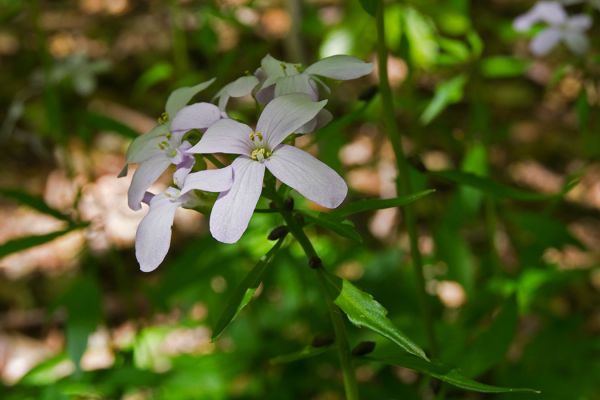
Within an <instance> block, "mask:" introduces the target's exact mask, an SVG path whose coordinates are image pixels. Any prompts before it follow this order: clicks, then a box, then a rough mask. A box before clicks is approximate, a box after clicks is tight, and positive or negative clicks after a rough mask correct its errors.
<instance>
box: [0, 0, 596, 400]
mask: <svg viewBox="0 0 600 400" xmlns="http://www.w3.org/2000/svg"><path fill="white" fill-rule="evenodd" d="M387 3H388V4H387V9H386V14H385V19H386V23H387V40H388V46H389V47H390V51H391V57H390V60H389V63H388V67H389V70H390V79H391V84H392V87H393V90H394V95H395V96H396V97H395V100H396V105H397V119H398V121H399V123H400V126H401V130H402V132H403V134H404V135H403V142H404V145H405V148H406V149H407V151H408V153H409V155H410V159H411V163H412V164H413V166H414V171H413V178H414V180H415V181H416V182H417V184H416V185H415V186H416V187H415V190H417V189H424V188H435V189H436V190H437V191H436V193H435V194H433V195H430V196H428V197H426V198H424V199H422V200H420V201H419V202H418V203H417V211H418V222H419V230H420V232H419V233H420V246H421V250H422V252H423V254H424V256H425V262H426V265H425V272H426V275H427V290H428V293H429V294H430V298H431V301H432V303H433V306H434V313H435V316H436V331H437V334H438V340H439V342H440V347H441V348H442V351H441V354H440V359H442V360H444V361H445V362H447V363H449V364H450V365H454V366H458V367H460V368H461V369H462V371H463V372H464V373H465V374H466V375H468V376H471V377H474V378H478V379H479V380H480V381H482V382H487V383H491V384H497V385H507V386H525V387H534V388H537V389H541V390H543V394H542V395H533V394H519V395H502V396H497V397H498V398H503V399H505V398H506V399H508V398H510V399H512V398H515V399H516V398H519V399H529V398H536V399H542V398H543V399H599V398H600V389H599V388H598V385H599V382H600V379H598V377H600V357H599V355H600V341H599V333H600V269H599V268H598V266H599V260H600V161H599V158H598V156H599V155H600V130H599V127H600V124H599V119H600V117H599V113H598V111H599V106H600V79H599V78H600V53H599V52H598V48H599V46H600V41H599V40H598V38H599V37H600V36H599V35H598V33H599V32H600V28H599V27H594V28H592V30H591V31H590V32H589V35H588V36H589V37H590V38H591V48H590V51H589V52H588V53H587V54H586V55H585V56H583V57H576V56H574V55H572V54H570V53H569V52H568V50H567V49H566V48H563V47H559V48H557V49H556V50H555V51H553V52H552V53H551V54H550V55H549V56H547V57H544V58H541V59H536V58H534V57H533V56H532V55H531V54H530V52H529V49H528V42H529V38H528V37H527V35H523V34H517V33H516V32H514V31H513V29H512V27H511V26H512V25H511V24H512V21H513V19H514V18H515V17H516V16H517V15H519V14H522V13H523V12H525V11H527V10H528V9H529V7H530V6H531V5H532V4H533V2H530V1H520V0H491V1H468V0H448V1H435V0H422V1H416V0H414V1H413V0H406V1H390V2H387ZM574 9H575V10H577V11H586V10H587V8H586V6H585V5H579V6H575V8H574ZM594 18H595V20H596V21H595V22H598V19H599V18H600V15H599V13H598V12H596V13H595V14H594ZM375 41H376V34H375V25H374V20H373V18H372V17H371V16H370V15H368V14H367V13H366V12H365V11H364V10H363V9H362V8H361V6H360V3H359V1H358V0H356V1H354V0H352V1H351V0H345V1H344V0H306V1H300V0H280V1H277V0H256V1H252V0H223V1H208V0H206V1H193V0H169V1H155V0H147V1H136V0H68V1H67V0H52V1H50V0H46V1H43V0H32V1H18V0H0V82H1V85H0V160H1V163H2V164H1V167H0V171H1V172H0V221H1V222H0V243H2V244H0V257H1V258H0V382H1V384H0V397H1V398H2V399H69V398H76V399H88V398H89V399H127V400H134V399H136V400H137V399H249V398H261V399H265V398H269V399H323V400H324V399H341V398H343V390H342V384H341V375H340V371H339V369H338V365H337V358H336V354H335V351H329V352H325V353H324V354H322V355H319V356H318V357H313V358H307V359H302V360H299V361H295V362H287V361H288V360H286V359H278V360H277V359H276V360H275V361H276V362H274V361H273V360H274V358H275V357H278V356H281V355H286V354H293V353H294V352H297V351H300V350H301V349H303V348H305V346H310V343H311V342H312V340H313V338H314V337H315V336H319V335H321V336H322V335H325V336H327V335H331V330H332V329H331V327H330V325H329V321H328V315H327V310H326V309H325V307H324V303H323V299H322V298H321V297H320V295H319V292H318V290H317V288H316V281H315V280H314V276H312V274H311V273H310V271H309V269H308V268H306V267H305V264H306V262H305V260H304V259H303V255H302V252H301V250H300V248H299V247H298V246H297V245H295V244H291V245H290V246H287V247H286V249H285V250H284V251H282V252H281V253H280V254H279V255H278V256H277V258H276V260H275V262H274V264H273V265H272V267H271V268H270V270H269V271H268V273H267V277H266V279H265V280H264V282H263V283H262V284H261V286H260V287H259V290H258V292H257V295H256V298H255V299H254V301H253V302H252V303H251V304H250V305H249V306H248V307H247V309H246V310H244V311H243V312H242V314H241V315H240V316H239V317H238V318H237V319H236V320H235V321H234V322H233V323H232V324H231V325H230V326H229V327H228V329H227V330H226V331H225V333H224V334H223V335H222V336H221V337H220V338H219V340H217V341H211V339H210V338H211V332H212V327H214V326H215V323H216V321H217V320H218V318H219V316H220V313H221V311H222V310H223V308H224V306H225V304H226V301H227V298H228V295H229V294H230V293H231V292H232V289H233V288H235V286H236V285H237V284H238V283H239V282H240V281H241V280H242V279H243V278H244V276H245V274H246V273H247V272H248V271H249V270H250V268H251V267H252V266H253V265H254V264H255V263H256V261H257V260H258V259H259V258H260V257H261V256H263V255H264V254H265V253H266V252H267V251H268V249H269V248H270V246H271V245H272V243H270V242H269V241H267V239H266V236H267V234H268V233H269V231H270V230H271V229H272V228H273V227H275V226H277V225H278V224H280V223H281V221H280V220H278V219H277V217H276V216H273V215H269V214H260V215H258V214H257V215H255V216H254V218H253V220H252V223H251V226H250V228H249V230H248V231H247V232H246V234H245V235H244V237H243V238H242V240H241V241H240V242H239V243H238V244H236V245H224V244H220V243H218V242H216V241H215V240H213V239H212V238H211V237H210V235H209V234H208V232H207V223H206V219H205V218H204V217H203V216H202V215H200V214H198V213H195V212H192V211H186V210H179V212H178V214H177V216H176V221H175V226H174V237H173V243H172V246H171V251H170V253H169V255H168V257H167V259H166V261H165V263H164V264H163V265H162V266H161V267H160V268H159V269H158V270H157V271H155V272H153V273H151V274H144V273H141V272H140V271H139V269H138V266H137V263H136V260H135V256H134V251H133V243H134V239H135V230H136V227H137V224H138V223H139V221H140V220H141V218H142V217H143V215H144V213H145V211H140V212H133V211H131V210H129V209H128V207H127V201H126V192H127V188H128V185H129V182H130V179H131V173H130V175H129V176H128V177H126V178H117V174H118V173H119V171H120V170H121V168H122V167H123V165H124V163H125V159H124V154H125V151H126V149H127V146H128V144H129V143H130V141H131V139H132V138H134V137H136V136H137V135H139V134H141V133H144V132H147V131H148V130H149V129H150V128H152V127H153V125H154V124H155V122H156V119H157V118H158V116H160V114H161V112H162V111H163V109H164V104H165V101H166V98H167V96H168V94H169V93H170V91H171V90H173V89H175V88H177V87H179V86H186V85H191V84H195V83H198V82H201V81H204V80H207V79H210V78H211V77H216V78H217V80H216V83H215V84H214V85H213V86H212V87H210V88H209V89H208V90H207V91H206V92H203V93H201V94H200V95H199V96H198V97H197V98H198V99H199V100H203V101H208V100H210V98H211V96H212V95H214V94H215V93H216V92H217V91H218V88H219V87H220V86H222V85H224V84H226V83H228V82H230V81H232V80H234V79H236V78H237V77H239V76H241V75H243V74H244V73H245V72H246V71H250V72H253V71H254V70H255V69H256V68H257V67H258V66H259V65H260V60H261V58H262V57H263V56H264V55H265V54H267V53H270V54H271V55H273V56H274V57H276V58H279V59H285V60H288V61H294V62H303V63H305V65H309V64H310V63H312V62H314V61H316V60H317V59H319V58H322V57H326V56H329V55H333V54H350V55H354V56H357V57H359V58H361V59H364V60H368V61H372V62H375ZM377 82H378V75H377V68H375V70H374V72H373V74H371V75H370V76H367V77H365V78H362V79H360V80H356V81H353V82H343V83H340V84H337V83H336V84H334V85H333V87H334V90H333V92H332V94H331V95H330V102H329V106H328V108H329V109H330V110H331V111H332V112H333V114H334V116H335V119H334V122H332V123H331V124H330V125H329V126H328V127H326V128H324V129H323V130H322V131H321V132H318V133H317V134H316V135H315V136H307V137H305V138H302V141H301V142H299V144H300V145H301V146H306V147H307V148H309V149H310V150H311V151H313V152H314V153H315V154H319V157H320V158H321V159H322V160H323V161H325V162H326V163H328V164H329V165H330V166H332V167H333V168H335V169H336V170H338V171H340V172H341V173H342V174H343V176H344V177H345V178H346V180H347V182H348V184H349V186H350V188H351V193H350V195H349V198H350V200H356V199H363V198H378V197H393V196H395V194H396V193H395V186H394V178H395V162H394V155H393V152H392V149H391V146H390V144H389V142H388V140H387V138H386V134H385V132H384V131H383V127H382V125H381V106H380V100H379V96H377V95H376V92H375V91H373V90H372V88H373V87H374V86H375V85H377ZM235 104H236V110H237V111H236V113H235V114H234V115H233V116H234V117H236V118H239V119H243V120H247V121H252V119H253V118H254V103H253V102H252V101H251V99H240V100H239V101H236V103H235ZM446 169H454V170H463V171H468V172H471V173H474V174H477V175H480V176H481V177H483V178H484V179H485V181H484V182H486V184H484V185H483V186H484V187H483V188H479V190H477V189H474V188H472V187H468V186H467V185H460V184H457V183H456V182H451V181H448V180H444V179H442V178H440V177H439V176H436V175H435V173H434V172H435V171H439V170H446ZM168 183H169V182H168V179H164V180H162V181H160V182H159V183H157V184H156V186H155V187H154V189H156V190H160V189H161V188H164V187H166V185H167V184H168ZM494 185H503V186H499V187H500V189H498V187H496V186H494ZM566 186H569V189H570V191H568V193H567V194H565V195H564V196H557V197H554V198H550V197H548V198H546V199H543V200H539V199H538V200H536V201H525V200H527V199H526V198H519V196H511V195H509V194H507V192H506V191H507V190H508V189H506V187H512V188H513V189H514V190H521V191H528V192H529V193H538V194H553V193H558V192H560V191H561V190H563V189H564V188H565V187H566ZM508 192H510V190H508ZM538 197H539V196H538ZM297 200H298V204H299V206H300V207H306V208H313V209H314V208H315V207H316V206H315V205H314V204H310V203H308V202H302V201H301V200H300V199H297ZM352 221H353V223H354V224H355V226H356V228H357V230H358V232H360V234H361V236H362V244H360V245H357V243H356V242H353V241H350V240H348V239H345V238H341V237H339V236H336V235H335V234H331V233H327V232H324V231H320V230H313V231H311V237H312V238H314V240H315V243H316V245H317V249H318V251H319V252H320V254H321V256H322V258H323V260H324V263H325V265H326V266H327V268H328V269H329V270H331V271H334V272H335V273H337V274H338V275H340V276H342V277H344V278H346V279H349V280H351V281H353V282H355V284H356V285H358V286H359V287H361V288H363V289H364V290H366V291H368V292H370V293H372V294H374V295H375V297H376V298H377V299H378V300H379V301H380V302H381V303H382V304H383V305H384V306H385V307H386V308H387V309H388V310H389V312H390V314H389V315H390V317H391V318H392V319H393V321H394V322H395V323H396V324H397V325H398V326H400V327H402V329H403V330H404V331H405V332H406V333H407V334H408V335H409V336H410V337H412V338H413V339H414V340H415V341H416V342H418V343H420V344H422V345H423V346H425V345H426V340H425V335H424V332H423V328H422V325H421V322H420V317H419V315H420V314H419V307H418V302H417V300H416V298H417V294H416V291H415V288H414V282H415V279H414V277H413V276H412V275H413V273H412V269H411V268H410V262H409V258H408V239H407V236H406V233H405V231H404V229H403V225H402V215H401V213H399V212H398V210H396V209H386V210H380V211H377V212H371V213H365V214H361V215H358V216H355V217H352ZM290 243H292V241H291V240H290ZM350 338H351V344H356V343H358V342H359V341H361V340H375V341H376V342H377V349H378V351H380V352H382V353H383V354H385V353H386V352H387V351H388V350H389V351H392V350H393V349H391V347H390V345H389V343H386V342H385V340H384V339H381V338H379V337H377V336H375V335H374V334H372V333H369V332H368V331H366V330H359V329H357V328H350ZM277 361H278V362H277ZM356 366H357V370H356V373H357V377H358V380H359V382H360V386H361V392H362V395H363V397H364V398H367V399H384V398H389V399H392V398H394V399H400V398H402V399H412V398H415V399H416V398H444V397H443V396H445V398H456V399H465V398H469V399H483V398H491V397H490V396H486V395H481V394H467V393H465V392H464V391H461V390H457V389H452V388H449V387H448V388H443V389H442V391H440V390H439V385H436V384H433V385H432V384H430V382H429V381H428V380H427V379H424V378H423V377H422V376H421V375H419V374H417V373H416V372H415V371H412V370H410V369H406V368H403V367H401V366H384V365H381V364H377V363H372V362H367V361H365V360H356ZM436 393H437V397H435V396H436ZM440 393H442V394H441V395H440Z"/></svg>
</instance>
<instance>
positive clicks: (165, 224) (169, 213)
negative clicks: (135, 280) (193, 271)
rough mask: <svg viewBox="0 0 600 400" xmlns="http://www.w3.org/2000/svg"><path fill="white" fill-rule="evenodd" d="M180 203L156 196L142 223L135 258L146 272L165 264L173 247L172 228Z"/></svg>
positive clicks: (139, 227)
mask: <svg viewBox="0 0 600 400" xmlns="http://www.w3.org/2000/svg"><path fill="white" fill-rule="evenodd" d="M180 204H181V203H180V202H179V201H173V200H171V199H169V198H168V197H167V196H166V195H165V194H164V193H163V194H159V195H157V196H154V197H153V198H152V200H151V201H150V210H149V211H148V214H146V216H145V217H144V219H142V222H140V224H139V226H138V229H137V233H136V235H135V257H136V258H137V260H138V262H139V264H140V269H141V270H142V271H144V272H150V271H154V270H155V269H156V268H157V267H158V266H159V265H160V263H162V262H163V260H164V259H165V256H166V255H167V252H168V251H169V247H170V245H171V226H172V225H173V219H174V218H175V211H176V210H177V207H179V206H180Z"/></svg>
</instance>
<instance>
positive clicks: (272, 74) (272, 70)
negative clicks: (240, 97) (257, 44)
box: [260, 54, 298, 79]
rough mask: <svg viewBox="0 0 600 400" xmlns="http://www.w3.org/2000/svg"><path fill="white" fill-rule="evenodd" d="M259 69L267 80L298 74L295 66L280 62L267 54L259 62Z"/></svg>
mask: <svg viewBox="0 0 600 400" xmlns="http://www.w3.org/2000/svg"><path fill="white" fill-rule="evenodd" d="M260 67H261V68H262V72H264V74H265V75H266V77H267V79H268V78H277V77H281V76H286V75H295V74H297V73H298V68H296V65H294V64H290V63H286V62H283V61H280V60H278V59H276V58H274V57H272V56H271V55H270V54H267V55H266V56H264V57H263V59H262V60H261V62H260Z"/></svg>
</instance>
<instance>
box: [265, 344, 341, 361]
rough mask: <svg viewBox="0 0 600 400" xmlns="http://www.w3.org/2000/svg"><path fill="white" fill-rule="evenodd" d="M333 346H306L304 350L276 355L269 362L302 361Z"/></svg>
mask: <svg viewBox="0 0 600 400" xmlns="http://www.w3.org/2000/svg"><path fill="white" fill-rule="evenodd" d="M332 348H333V346H324V347H313V346H306V347H305V348H303V349H302V350H299V351H295V352H293V353H290V354H283V355H281V356H277V357H274V358H272V359H271V360H269V362H270V363H271V364H272V365H277V364H287V363H291V362H294V361H300V360H304V359H307V358H312V357H316V356H319V355H321V354H323V353H325V352H326V351H328V350H330V349H332Z"/></svg>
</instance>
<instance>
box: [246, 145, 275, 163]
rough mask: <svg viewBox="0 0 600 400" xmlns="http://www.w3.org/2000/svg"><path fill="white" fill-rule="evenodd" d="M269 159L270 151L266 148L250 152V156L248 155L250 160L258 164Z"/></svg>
mask: <svg viewBox="0 0 600 400" xmlns="http://www.w3.org/2000/svg"><path fill="white" fill-rule="evenodd" d="M269 157H271V151H270V150H269V149H267V148H266V147H259V148H258V149H254V150H252V154H250V158H251V159H253V160H254V161H258V162H263V161H264V160H266V159H267V158H269Z"/></svg>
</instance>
